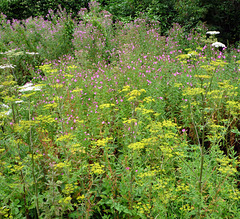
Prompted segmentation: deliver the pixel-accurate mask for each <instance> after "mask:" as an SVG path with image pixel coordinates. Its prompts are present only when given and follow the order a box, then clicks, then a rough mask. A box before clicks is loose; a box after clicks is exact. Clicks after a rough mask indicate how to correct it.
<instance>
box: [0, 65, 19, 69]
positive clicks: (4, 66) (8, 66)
mask: <svg viewBox="0 0 240 219" xmlns="http://www.w3.org/2000/svg"><path fill="white" fill-rule="evenodd" d="M14 66H16V65H12V64H10V65H0V68H1V69H5V68H14Z"/></svg>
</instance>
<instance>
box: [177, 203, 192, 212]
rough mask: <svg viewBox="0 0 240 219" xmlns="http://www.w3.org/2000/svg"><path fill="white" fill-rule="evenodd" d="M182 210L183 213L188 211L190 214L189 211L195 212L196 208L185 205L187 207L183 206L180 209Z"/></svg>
mask: <svg viewBox="0 0 240 219" xmlns="http://www.w3.org/2000/svg"><path fill="white" fill-rule="evenodd" d="M180 210H181V211H187V212H189V211H192V210H194V207H193V206H190V205H189V204H185V205H183V206H182V207H181V208H180Z"/></svg>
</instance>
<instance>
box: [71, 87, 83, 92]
mask: <svg viewBox="0 0 240 219" xmlns="http://www.w3.org/2000/svg"><path fill="white" fill-rule="evenodd" d="M82 91H83V89H81V88H78V89H74V90H73V91H72V93H77V92H82Z"/></svg>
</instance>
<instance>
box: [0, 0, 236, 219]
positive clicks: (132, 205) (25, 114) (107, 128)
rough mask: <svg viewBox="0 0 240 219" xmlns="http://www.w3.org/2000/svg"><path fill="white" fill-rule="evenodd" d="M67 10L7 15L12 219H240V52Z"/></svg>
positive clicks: (96, 12) (7, 164)
mask: <svg viewBox="0 0 240 219" xmlns="http://www.w3.org/2000/svg"><path fill="white" fill-rule="evenodd" d="M61 13H62V14H61V16H60V15H59V16H56V17H55V15H53V14H52V15H51V16H52V19H51V21H50V20H48V21H47V20H44V19H43V18H42V17H38V18H33V19H30V20H26V21H22V22H19V21H14V22H13V23H12V24H10V23H9V22H8V21H7V20H6V18H5V20H4V19H3V20H2V25H1V27H0V35H1V38H0V44H1V45H2V47H1V48H2V52H1V54H0V65H1V67H0V76H1V80H0V82H1V85H0V100H1V101H0V125H1V129H0V157H1V160H0V217H1V218H14V219H15V218H23V217H26V218H208V217H209V218H240V213H239V212H240V209H239V206H240V190H239V189H240V188H239V150H240V146H239V136H240V131H239V128H240V127H239V115H240V99H239V97H240V94H239V93H240V88H239V80H240V79H239V73H240V49H234V48H226V46H225V45H224V44H223V45H224V46H223V45H222V44H221V43H219V42H217V36H216V34H209V32H208V35H210V36H208V37H206V32H207V30H206V28H205V27H204V26H202V27H201V30H202V31H201V32H199V31H198V32H197V31H195V30H192V31H191V32H190V33H189V34H185V33H184V31H183V29H182V28H181V26H180V25H178V24H175V25H174V26H173V28H172V29H171V30H170V31H169V34H168V36H167V37H163V36H161V32H160V30H161V28H160V27H161V24H159V23H157V22H150V21H148V20H145V19H138V20H135V21H134V22H131V23H121V22H115V23H114V22H113V21H112V17H111V14H110V13H108V12H107V11H100V9H99V7H98V4H97V3H96V2H95V3H92V4H91V5H90V10H89V11H87V9H82V10H81V11H80V12H79V20H77V19H75V20H73V19H71V18H70V17H69V16H68V15H66V14H64V11H62V12H61ZM20 32H21V33H22V34H23V35H21V37H20V35H19V33H20ZM215 32H216V31H215ZM216 45H217V46H216ZM219 47H221V48H220V49H219ZM220 50H221V51H220Z"/></svg>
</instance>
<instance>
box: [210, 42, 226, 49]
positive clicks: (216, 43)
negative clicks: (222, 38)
mask: <svg viewBox="0 0 240 219" xmlns="http://www.w3.org/2000/svg"><path fill="white" fill-rule="evenodd" d="M212 46H214V47H216V48H218V47H223V48H224V47H226V46H225V45H224V44H223V43H220V42H215V43H213V44H212Z"/></svg>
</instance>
